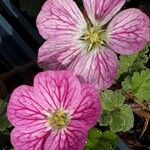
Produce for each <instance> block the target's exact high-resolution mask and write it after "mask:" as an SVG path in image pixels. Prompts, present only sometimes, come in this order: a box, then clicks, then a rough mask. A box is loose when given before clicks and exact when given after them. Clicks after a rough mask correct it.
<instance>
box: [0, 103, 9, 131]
mask: <svg viewBox="0 0 150 150" xmlns="http://www.w3.org/2000/svg"><path fill="white" fill-rule="evenodd" d="M5 110H6V102H4V101H3V100H0V132H1V131H4V130H5V129H6V128H8V127H11V125H10V123H9V121H8V119H7V117H6V115H5Z"/></svg>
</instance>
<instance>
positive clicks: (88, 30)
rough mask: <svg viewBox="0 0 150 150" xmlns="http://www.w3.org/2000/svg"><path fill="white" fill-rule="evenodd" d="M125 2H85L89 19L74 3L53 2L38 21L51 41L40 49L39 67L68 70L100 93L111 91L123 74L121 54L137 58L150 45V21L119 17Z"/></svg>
mask: <svg viewBox="0 0 150 150" xmlns="http://www.w3.org/2000/svg"><path fill="white" fill-rule="evenodd" d="M125 1H126V0H83V4H84V8H85V11H86V13H87V17H85V18H84V16H83V14H82V13H81V11H80V10H79V8H78V7H77V5H76V3H75V2H74V1H73V0H47V1H46V2H45V4H44V5H43V7H42V9H41V11H40V13H39V15H38V17H37V27H38V29H39V32H40V34H41V35H42V36H43V38H44V39H47V41H46V42H45V43H44V44H43V46H42V47H41V48H40V49H39V54H38V64H39V66H41V67H42V68H44V69H48V68H50V69H61V68H67V69H69V70H71V71H73V72H74V73H75V74H77V75H79V76H80V77H82V78H83V79H84V80H85V81H87V82H88V83H92V84H94V85H95V87H96V88H98V89H100V90H104V89H106V88H108V87H110V86H111V85H112V83H113V80H114V79H115V76H116V72H117V68H118V59H117V55H116V54H115V53H118V54H122V55H128V54H133V53H136V52H138V51H140V50H141V49H142V48H143V47H144V45H145V44H146V43H147V42H148V41H150V20H149V18H148V16H146V15H145V14H144V13H143V12H142V11H140V10H139V9H135V8H130V9H126V10H123V11H122V12H120V13H119V14H117V13H118V11H119V10H120V9H121V7H122V6H123V5H124V3H125ZM116 14H117V15H116ZM115 15H116V16H115ZM114 16H115V17H114ZM113 17H114V18H113ZM114 52H115V53H114Z"/></svg>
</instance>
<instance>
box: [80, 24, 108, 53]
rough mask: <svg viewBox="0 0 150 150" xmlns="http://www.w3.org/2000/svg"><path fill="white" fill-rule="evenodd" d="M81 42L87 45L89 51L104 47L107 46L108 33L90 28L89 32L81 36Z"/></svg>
mask: <svg viewBox="0 0 150 150" xmlns="http://www.w3.org/2000/svg"><path fill="white" fill-rule="evenodd" d="M80 40H82V41H84V42H85V43H86V45H87V51H88V52H89V51H91V50H93V49H95V48H98V47H100V46H102V45H105V41H106V31H105V30H103V29H99V28H97V27H94V26H93V27H89V28H88V29H87V31H85V33H84V34H83V35H82V36H81V38H80Z"/></svg>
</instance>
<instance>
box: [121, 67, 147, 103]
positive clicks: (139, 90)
mask: <svg viewBox="0 0 150 150" xmlns="http://www.w3.org/2000/svg"><path fill="white" fill-rule="evenodd" d="M122 87H123V89H124V90H125V91H126V92H132V93H133V94H134V95H135V96H136V97H137V98H138V100H139V101H141V102H143V100H146V101H150V70H149V69H147V70H143V71H141V72H140V73H138V72H135V73H134V74H133V76H132V77H131V78H129V77H128V78H126V79H125V81H123V82H122Z"/></svg>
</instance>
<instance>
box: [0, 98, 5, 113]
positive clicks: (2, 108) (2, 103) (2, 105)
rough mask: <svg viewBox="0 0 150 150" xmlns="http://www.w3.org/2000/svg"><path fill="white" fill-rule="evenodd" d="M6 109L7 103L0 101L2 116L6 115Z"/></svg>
mask: <svg viewBox="0 0 150 150" xmlns="http://www.w3.org/2000/svg"><path fill="white" fill-rule="evenodd" d="M5 108H6V103H5V102H4V101H3V100H2V99H1V100H0V115H1V114H4V111H5Z"/></svg>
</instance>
